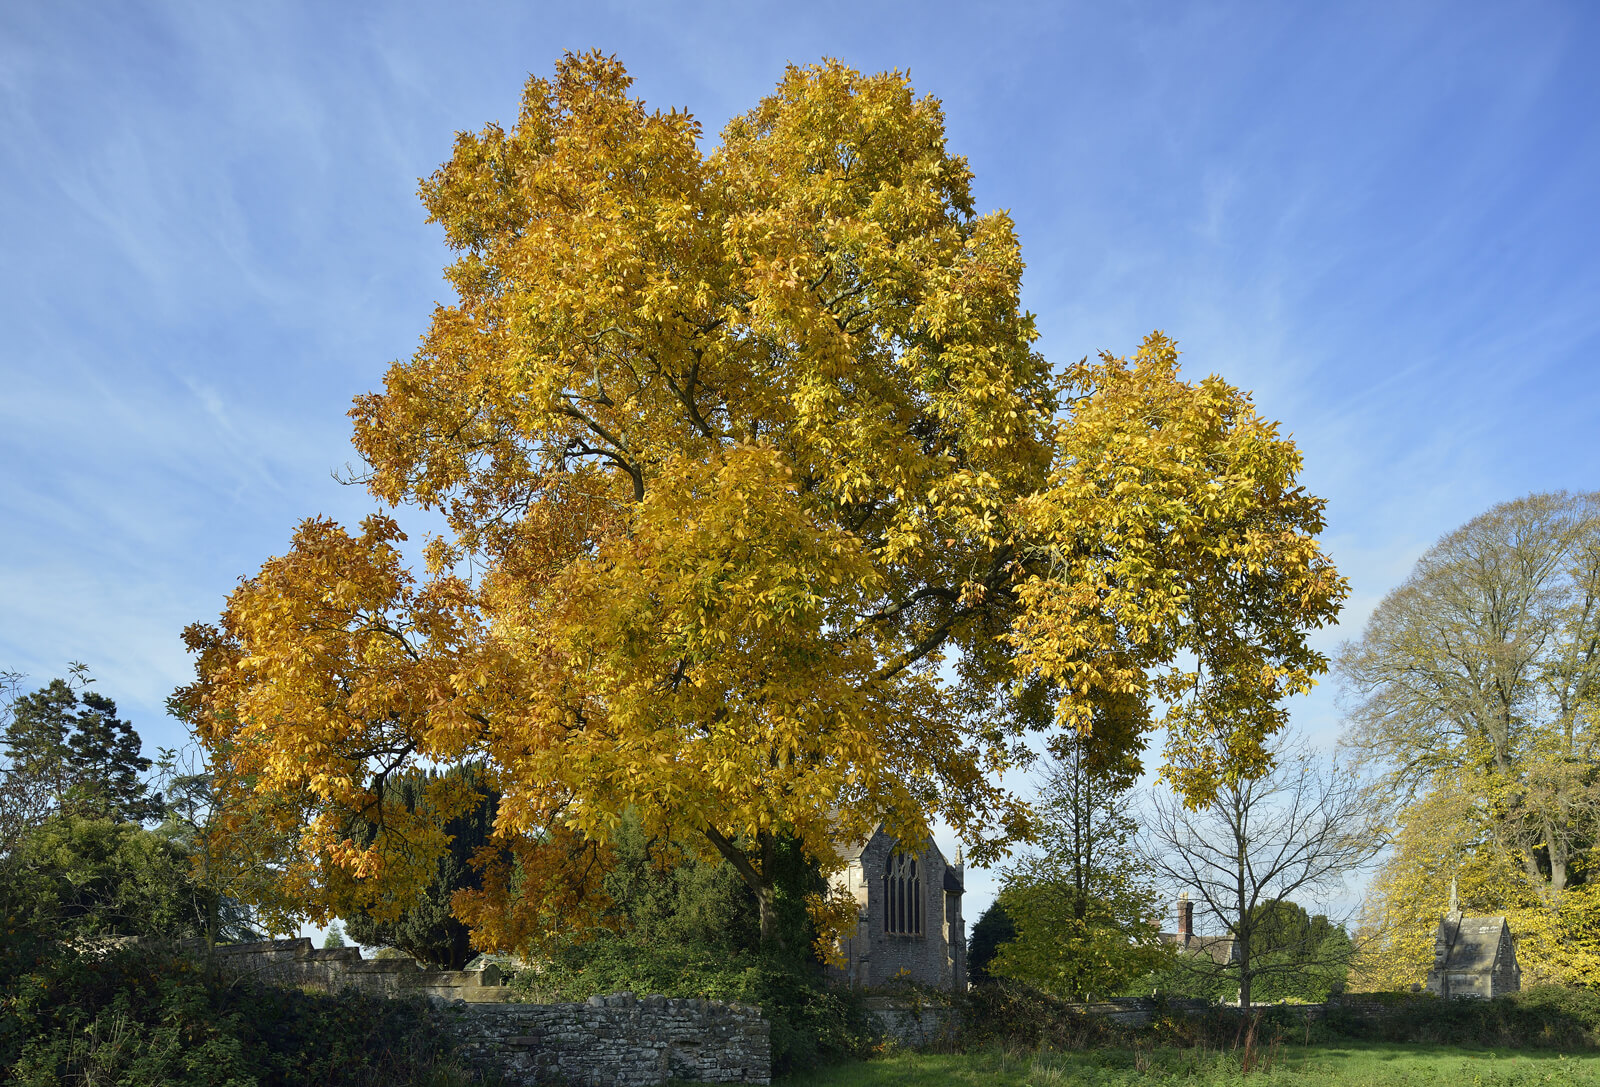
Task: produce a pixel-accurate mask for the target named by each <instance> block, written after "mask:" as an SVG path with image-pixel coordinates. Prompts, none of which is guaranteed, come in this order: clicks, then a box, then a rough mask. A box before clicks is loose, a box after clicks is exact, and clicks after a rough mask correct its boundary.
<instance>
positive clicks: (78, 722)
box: [0, 665, 164, 823]
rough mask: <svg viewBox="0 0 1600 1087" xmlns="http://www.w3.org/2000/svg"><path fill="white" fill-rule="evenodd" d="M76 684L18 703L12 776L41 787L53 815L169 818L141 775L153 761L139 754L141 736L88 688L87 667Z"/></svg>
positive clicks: (59, 683) (53, 685)
mask: <svg viewBox="0 0 1600 1087" xmlns="http://www.w3.org/2000/svg"><path fill="white" fill-rule="evenodd" d="M72 676H73V680H72V681H70V682H69V681H68V680H64V679H55V680H52V681H51V682H50V684H49V685H48V686H46V687H42V688H40V689H39V690H37V691H34V692H33V693H32V694H28V695H23V696H21V697H19V698H17V699H15V700H14V701H13V702H12V704H11V714H10V720H9V721H7V722H6V727H5V733H4V738H3V741H0V742H3V745H4V748H5V754H6V757H7V759H8V760H9V762H10V764H11V772H12V773H13V774H16V775H20V776H22V777H23V778H27V779H30V780H32V781H34V782H36V783H38V784H40V785H41V786H42V788H43V789H44V791H45V792H46V793H47V794H48V796H49V797H50V800H51V809H52V810H53V811H54V812H60V813H69V814H73V815H81V816H86V817H89V818H99V819H110V820H112V821H113V822H119V823H121V822H126V823H144V822H147V821H154V820H158V819H160V818H161V817H162V815H163V813H164V808H163V806H162V803H161V797H160V795H159V794H152V793H151V792H150V791H149V789H148V787H147V786H146V784H145V782H144V781H143V780H142V779H141V777H140V775H141V774H144V773H146V772H147V771H148V770H149V769H150V760H149V759H147V758H145V757H144V756H143V755H141V754H140V743H139V734H138V733H137V732H135V731H134V728H133V726H132V725H131V724H129V723H128V722H127V721H124V720H122V719H121V718H120V717H118V716H117V704H116V702H114V701H112V700H111V699H110V698H107V697H106V696H105V695H102V694H99V693H97V692H95V691H89V690H83V689H82V688H83V687H84V686H86V685H87V684H88V683H91V682H93V681H92V680H91V679H89V677H88V674H87V670H86V669H84V667H83V666H82V665H74V666H73V668H72Z"/></svg>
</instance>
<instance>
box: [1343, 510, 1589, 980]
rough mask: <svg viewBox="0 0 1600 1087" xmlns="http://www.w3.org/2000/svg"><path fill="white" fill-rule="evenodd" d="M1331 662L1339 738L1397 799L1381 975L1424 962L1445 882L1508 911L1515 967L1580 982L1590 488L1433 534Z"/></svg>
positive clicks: (1382, 900)
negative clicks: (1344, 725)
mask: <svg viewBox="0 0 1600 1087" xmlns="http://www.w3.org/2000/svg"><path fill="white" fill-rule="evenodd" d="M1338 670H1339V673H1340V676H1341V679H1342V683H1343V696H1344V701H1345V705H1346V711H1347V719H1348V723H1349V733H1348V737H1347V742H1348V743H1349V744H1350V745H1351V746H1352V747H1353V748H1355V749H1356V750H1358V751H1359V752H1360V753H1361V754H1362V756H1363V757H1365V758H1366V759H1367V760H1368V761H1370V762H1371V763H1372V764H1373V765H1375V766H1377V767H1379V768H1381V770H1382V771H1383V775H1384V776H1383V778H1382V785H1383V792H1384V793H1385V794H1387V795H1390V796H1393V797H1395V798H1397V800H1398V807H1399V810H1398V812H1397V816H1396V819H1395V823H1396V825H1397V826H1398V828H1399V833H1398V836H1397V839H1396V849H1395V852H1394V854H1393V855H1392V856H1391V857H1390V859H1389V860H1387V861H1386V862H1385V864H1384V868H1383V871H1382V873H1381V874H1380V877H1379V878H1378V880H1377V881H1376V882H1375V883H1374V885H1373V897H1374V901H1373V902H1372V903H1371V906H1372V909H1371V911H1370V916H1371V917H1372V918H1377V919H1381V921H1382V923H1381V924H1377V923H1376V922H1373V923H1372V926H1371V927H1373V929H1374V931H1380V930H1387V931H1388V932H1389V933H1390V936H1389V939H1388V940H1387V941H1386V951H1385V953H1384V954H1383V955H1382V956H1380V957H1378V958H1377V959H1376V960H1375V961H1376V962H1377V963H1378V964H1379V965H1380V966H1383V967H1385V968H1392V969H1390V971H1389V973H1388V974H1387V975H1384V977H1385V979H1386V980H1387V981H1388V982H1389V983H1393V984H1398V983H1401V982H1404V981H1405V980H1407V979H1408V978H1409V979H1413V980H1414V979H1416V978H1418V977H1419V976H1420V974H1421V972H1422V971H1424V970H1425V969H1426V962H1427V960H1428V959H1429V958H1430V956H1431V939H1430V937H1429V936H1428V931H1431V925H1430V924H1429V922H1430V921H1431V919H1432V918H1433V917H1434V916H1436V915H1437V912H1438V910H1439V909H1440V908H1442V905H1443V902H1444V889H1445V888H1446V887H1448V886H1449V884H1450V882H1451V881H1452V879H1455V878H1457V877H1459V880H1460V885H1461V897H1462V902H1463V904H1464V905H1465V906H1466V908H1467V909H1469V910H1484V911H1489V912H1493V913H1505V914H1507V916H1508V917H1510V918H1511V919H1512V924H1513V926H1514V929H1515V931H1516V932H1517V934H1518V941H1519V951H1518V956H1519V959H1521V961H1522V966H1523V969H1524V971H1525V973H1526V974H1528V975H1529V976H1531V977H1534V978H1538V979H1542V980H1548V981H1557V982H1565V981H1576V980H1578V979H1582V978H1585V977H1589V976H1593V972H1594V970H1595V969H1597V968H1600V936H1597V935H1596V933H1595V931H1594V926H1593V924H1592V921H1590V920H1589V918H1592V917H1593V916H1594V910H1595V909H1596V908H1597V906H1600V894H1597V891H1600V888H1597V887H1596V886H1595V884H1594V881H1593V880H1592V878H1591V879H1588V880H1586V879H1585V870H1586V869H1592V867H1593V861H1594V859H1595V857H1596V856H1597V851H1596V845H1597V843H1600V494H1566V493H1556V494H1534V495H1528V496H1526V497H1524V498H1519V499H1517V500H1516V501H1513V502H1506V503H1503V504H1501V505H1498V506H1496V507H1494V508H1493V509H1491V510H1489V511H1487V512H1486V513H1484V514H1482V515H1481V516H1479V517H1476V518H1474V519H1473V520H1472V521H1470V522H1468V523H1467V524H1465V525H1463V526H1462V527H1461V528H1459V529H1456V530H1455V531H1454V532H1452V533H1450V534H1449V535H1447V536H1445V537H1444V538H1442V539H1441V540H1440V541H1439V542H1438V543H1436V544H1435V545H1434V546H1433V547H1432V548H1430V549H1429V550H1428V551H1427V553H1426V554H1424V555H1423V556H1422V558H1421V559H1420V560H1418V562H1417V565H1416V568H1415V569H1414V570H1413V571H1412V573H1411V576H1410V577H1409V578H1408V579H1407V580H1406V582H1405V583H1404V584H1403V585H1401V586H1400V587H1399V588H1398V589H1396V590H1395V591H1394V592H1392V593H1390V594H1389V595H1388V596H1387V597H1385V598H1384V600H1383V602H1382V603H1381V604H1379V605H1378V607H1377V609H1376V610H1375V611H1374V612H1373V615H1372V618H1371V619H1370V620H1369V621H1368V624H1367V627H1366V630H1365V631H1364V632H1363V634H1362V637H1361V639H1360V640H1359V641H1355V642H1352V643H1348V644H1346V645H1345V646H1344V647H1343V648H1342V650H1341V652H1340V654H1339V658H1338ZM1425 930H1427V931H1425Z"/></svg>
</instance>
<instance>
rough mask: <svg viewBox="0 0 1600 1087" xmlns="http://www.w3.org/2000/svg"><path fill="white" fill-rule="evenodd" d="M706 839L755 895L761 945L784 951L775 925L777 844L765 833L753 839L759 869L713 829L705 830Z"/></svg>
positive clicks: (783, 942) (732, 843)
mask: <svg viewBox="0 0 1600 1087" xmlns="http://www.w3.org/2000/svg"><path fill="white" fill-rule="evenodd" d="M704 833H705V836H706V839H707V840H708V841H709V842H710V843H711V844H712V845H713V846H715V847H716V849H717V852H718V853H721V854H722V857H723V859H724V860H726V861H727V862H728V863H729V864H730V865H732V866H733V870H734V871H735V872H737V873H739V878H740V879H742V880H744V882H745V886H747V887H749V888H750V890H751V891H752V892H753V893H754V894H755V896H756V909H757V910H758V911H759V913H760V916H761V946H762V947H764V948H770V949H773V950H777V951H782V950H784V948H785V941H784V938H783V928H782V926H780V925H779V924H778V894H777V880H776V879H775V878H774V870H775V867H776V866H775V853H776V847H777V841H776V839H774V838H773V836H772V835H771V834H769V833H767V832H765V831H763V832H761V833H760V834H758V835H757V836H756V844H757V847H758V850H759V853H758V860H759V862H760V867H757V865H756V863H754V862H752V860H751V858H750V856H749V855H748V854H747V853H746V852H745V851H744V850H742V849H740V848H739V847H738V845H736V844H735V843H734V842H733V841H732V840H731V839H729V838H728V837H727V836H726V835H724V834H723V833H722V832H721V831H719V830H717V828H715V827H707V828H706V829H705V832H704Z"/></svg>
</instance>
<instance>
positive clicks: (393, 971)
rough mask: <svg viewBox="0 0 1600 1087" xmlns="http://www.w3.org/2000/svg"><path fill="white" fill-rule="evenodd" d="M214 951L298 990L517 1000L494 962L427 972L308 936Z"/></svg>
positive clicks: (235, 972) (224, 960) (240, 973)
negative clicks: (320, 944) (314, 943)
mask: <svg viewBox="0 0 1600 1087" xmlns="http://www.w3.org/2000/svg"><path fill="white" fill-rule="evenodd" d="M215 954H216V958H217V965H218V967H219V968H220V969H221V970H222V971H223V972H224V973H226V974H228V975H230V976H232V977H238V978H250V979H253V980H256V981H263V982H267V983H269V984H272V985H284V986H290V987H293V988H297V989H317V990H320V991H322V992H328V993H336V992H339V991H340V990H343V989H359V990H360V991H362V992H364V993H374V994H376V995H379V996H431V997H436V998H438V999H440V1000H463V1001H466V1002H468V1003H472V1004H487V1003H499V1002H501V1001H506V1000H511V999H513V997H512V993H511V990H510V989H508V988H506V985H505V982H506V980H507V979H506V978H504V977H503V976H502V975H501V973H500V968H499V967H498V966H495V965H494V964H493V963H489V964H488V965H486V966H485V967H484V968H483V969H481V970H425V969H423V968H422V967H421V966H418V965H417V962H416V960H415V959H412V958H410V957H408V956H402V957H396V958H392V959H363V958H362V957H361V951H360V949H359V948H354V947H324V948H318V947H313V946H312V945H311V941H310V940H308V939H306V938H305V937H301V938H299V939H293V940H257V941H255V942H254V943H245V944H221V945H219V946H218V947H217V948H216V949H215Z"/></svg>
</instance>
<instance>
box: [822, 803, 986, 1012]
mask: <svg viewBox="0 0 1600 1087" xmlns="http://www.w3.org/2000/svg"><path fill="white" fill-rule="evenodd" d="M896 845H897V843H896V841H895V839H893V838H891V837H889V836H888V835H886V834H883V833H881V832H880V833H877V834H875V835H873V837H872V839H871V841H869V842H868V843H867V846H866V848H865V849H864V850H863V851H862V852H861V855H860V857H859V859H858V860H857V861H856V862H854V863H852V864H851V865H850V867H849V868H848V870H847V878H848V879H849V880H850V881H851V882H850V883H849V884H848V885H847V889H848V890H849V891H851V892H852V893H853V894H855V896H856V899H857V901H859V902H860V903H861V904H862V906H863V907H864V908H863V911H862V918H861V920H860V921H859V922H858V923H857V925H856V930H855V933H854V934H853V935H852V936H851V937H850V938H849V939H848V940H847V944H848V946H847V947H846V948H844V951H845V954H846V956H847V958H848V959H849V962H850V967H849V969H848V972H845V971H836V972H835V976H836V977H837V978H838V980H840V981H843V982H844V983H845V984H849V985H852V986H855V987H881V986H884V985H889V984H892V983H893V982H895V981H896V980H899V979H902V978H903V979H907V980H910V981H913V982H916V983H917V984H921V985H932V986H935V987H939V988H946V989H957V988H961V987H963V986H964V984H965V981H966V926H965V923H964V922H963V920H962V918H961V912H960V910H961V905H960V903H961V899H960V896H959V895H957V896H951V899H952V901H951V903H950V904H949V909H947V902H946V894H945V890H944V879H945V869H946V867H947V864H946V862H945V860H944V858H943V857H942V856H941V855H940V853H939V851H938V850H937V849H931V848H930V849H924V850H923V851H922V852H921V853H919V854H918V860H919V864H920V868H921V882H922V918H923V922H922V933H921V934H920V935H915V936H909V935H899V934H892V933H888V932H885V931H884V928H885V924H884V922H885V917H884V909H885V903H884V901H883V896H882V894H881V893H880V892H879V890H878V888H877V886H876V884H875V883H874V878H875V877H874V875H873V874H874V873H881V872H883V871H884V870H885V868H886V867H887V865H888V861H889V856H890V854H891V853H893V852H894V850H895V847H896Z"/></svg>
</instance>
